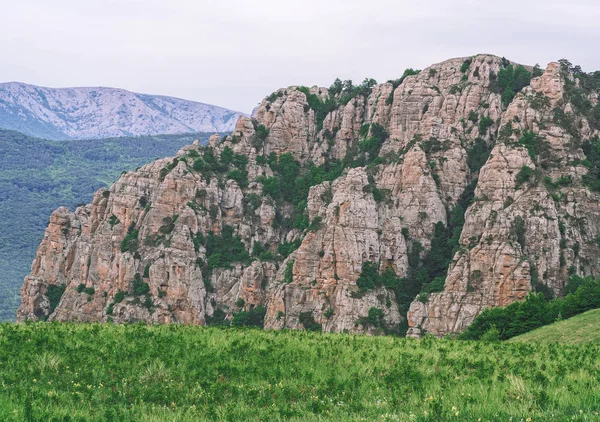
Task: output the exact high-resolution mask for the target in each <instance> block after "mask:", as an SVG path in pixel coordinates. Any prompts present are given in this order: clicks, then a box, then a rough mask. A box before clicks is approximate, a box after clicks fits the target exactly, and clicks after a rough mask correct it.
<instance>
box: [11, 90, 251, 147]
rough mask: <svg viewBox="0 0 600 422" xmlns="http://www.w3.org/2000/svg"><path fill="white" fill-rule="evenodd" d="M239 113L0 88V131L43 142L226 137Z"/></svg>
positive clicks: (108, 95)
mask: <svg viewBox="0 0 600 422" xmlns="http://www.w3.org/2000/svg"><path fill="white" fill-rule="evenodd" d="M240 116H241V113H238V112H235V111H231V110H227V109H225V108H221V107H216V106H213V105H209V104H203V103H198V102H194V101H186V100H182V99H179V98H172V97H164V96H159V95H146V94H136V93H134V92H129V91H125V90H124V89H115V88H104V87H91V88H46V87H41V86H35V85H28V84H23V83H19V82H9V83H1V84H0V127H2V128H4V129H12V130H17V131H19V132H21V133H24V134H26V135H29V136H35V137H38V138H43V139H58V140H64V139H92V138H111V137H119V136H139V135H164V134H174V133H189V132H229V131H231V130H232V129H233V127H234V126H235V122H236V121H237V119H238V117H240Z"/></svg>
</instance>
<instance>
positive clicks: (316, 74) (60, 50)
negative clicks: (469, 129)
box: [0, 0, 600, 113]
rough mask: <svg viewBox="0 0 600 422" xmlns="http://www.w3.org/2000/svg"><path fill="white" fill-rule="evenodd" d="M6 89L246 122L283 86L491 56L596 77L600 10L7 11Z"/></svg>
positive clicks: (375, 2)
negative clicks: (86, 89) (147, 102)
mask: <svg viewBox="0 0 600 422" xmlns="http://www.w3.org/2000/svg"><path fill="white" fill-rule="evenodd" d="M0 10H2V13H1V14H0V57H2V61H1V62H0V82H9V81H20V82H26V83H30V84H35V85H42V86H50V87H72V86H109V87H117V88H124V89H127V90H130V91H135V92H142V93H147V94H160V95H169V96H175V97H179V98H185V99H189V100H194V101H200V102H204V103H208V104H215V105H219V106H223V107H227V108H230V109H233V110H236V111H243V112H246V113H249V112H251V111H252V109H253V108H254V107H255V106H256V105H257V104H258V103H259V102H260V100H261V99H262V98H263V97H265V96H267V95H268V94H269V93H271V92H273V91H274V90H276V89H277V88H280V87H287V86H290V85H307V86H312V85H319V86H329V85H331V83H332V82H333V80H334V79H335V78H336V77H339V78H340V79H352V80H353V81H354V82H355V83H359V82H361V81H362V80H363V79H364V78H365V77H369V78H374V79H376V80H378V81H380V82H384V81H386V80H389V79H396V78H398V77H400V76H401V75H402V73H403V71H404V69H405V68H408V67H411V68H419V69H422V68H425V67H427V66H428V65H430V64H432V63H437V62H441V61H444V60H446V59H449V58H453V57H466V56H470V55H473V54H477V53H491V54H496V55H498V56H505V57H506V58H508V59H510V60H512V61H515V62H518V63H523V64H529V65H534V64H536V63H539V64H540V65H541V66H542V67H544V66H545V65H546V64H547V63H548V62H550V61H556V60H558V59H561V58H567V59H569V60H570V61H571V62H572V63H573V64H579V65H581V66H582V68H583V70H584V71H593V70H600V54H598V50H599V49H600V47H599V46H600V25H598V18H599V17H600V2H598V1H597V0H593V1H592V0H571V1H556V0H545V1H528V0H518V1H515V0H504V1H502V2H497V1H489V0H488V1H483V0H482V1H475V0H470V1H469V0H457V1H455V0H429V1H426V2H425V1H419V0H412V1H403V0H401V1H393V0H367V1H365V0H362V1H356V0H302V1H297V0H253V1H247V0H246V1H244V0H168V1H167V0H84V1H82V0H52V1H48V0H18V1H16V0H0Z"/></svg>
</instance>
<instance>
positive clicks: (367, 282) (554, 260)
mask: <svg viewBox="0 0 600 422" xmlns="http://www.w3.org/2000/svg"><path fill="white" fill-rule="evenodd" d="M599 92H600V74H583V73H582V72H581V71H580V69H578V68H577V67H573V66H572V65H570V64H568V63H566V62H562V63H561V64H559V63H551V64H550V65H548V67H547V68H546V69H545V70H544V71H542V70H541V69H536V68H531V67H526V66H520V65H517V64H515V63H512V62H510V61H508V60H506V59H504V58H500V57H496V56H491V55H477V56H473V57H467V58H456V59H451V60H447V61H445V62H442V63H438V64H434V65H432V66H430V67H428V68H426V69H424V70H423V71H420V72H419V71H414V70H408V71H407V72H405V74H404V75H403V77H401V78H400V79H398V80H395V81H389V82H386V83H383V84H376V83H375V81H373V80H368V79H367V80H365V81H364V82H363V83H362V84H361V85H359V86H354V85H353V84H352V83H351V82H350V81H345V82H342V81H336V82H335V83H334V84H333V85H332V86H331V87H330V88H329V89H327V88H319V87H312V88H307V87H297V86H291V87H288V88H285V89H280V90H278V91H276V92H274V93H273V94H271V95H269V96H268V97H267V98H265V99H264V100H263V101H262V102H261V104H260V106H259V107H258V108H257V109H256V110H255V112H254V116H253V117H254V119H253V120H251V119H248V118H245V117H242V118H241V119H240V120H239V121H238V123H237V125H236V130H235V131H234V132H233V133H232V135H231V136H228V137H225V138H224V139H221V138H219V137H213V138H211V140H210V141H209V144H210V146H209V147H208V148H199V147H197V146H189V147H186V148H183V149H182V150H181V151H179V152H178V154H177V156H176V157H172V158H167V159H163V160H158V161H155V162H154V163H151V164H149V165H147V166H144V167H142V168H141V169H140V170H139V171H137V172H131V173H128V174H126V175H123V176H122V177H121V178H120V179H119V180H118V181H117V183H115V184H114V185H113V186H111V188H110V189H109V190H107V191H99V192H97V193H96V195H95V197H94V200H93V202H92V204H91V205H88V206H85V207H80V208H78V209H77V210H76V211H75V212H74V213H72V212H68V210H66V209H58V210H57V211H56V212H55V213H54V214H53V215H52V217H51V219H50V224H49V226H48V228H47V230H46V234H45V237H44V239H43V241H42V243H41V244H40V247H39V249H38V255H37V257H36V260H35V261H34V265H33V267H32V272H31V274H30V275H29V276H28V277H27V278H26V280H25V283H24V286H23V289H22V295H23V302H22V305H21V307H20V309H19V313H18V319H19V320H25V319H40V318H41V319H46V318H50V319H56V320H61V321H64V320H79V321H82V320H83V321H108V320H114V321H117V322H123V321H135V320H144V321H152V322H163V323H166V322H184V323H193V324H226V323H227V321H229V320H232V321H233V323H236V324H237V323H242V322H243V323H247V324H253V325H259V321H260V325H264V326H265V327H266V328H270V329H280V328H307V329H314V330H325V331H336V332H342V331H350V332H367V333H391V332H399V333H404V332H405V331H406V329H407V325H408V327H410V328H409V334H410V335H413V336H418V335H420V334H422V333H423V331H427V332H430V333H433V334H435V335H444V334H447V333H451V332H456V331H461V330H463V329H464V328H465V327H467V326H468V325H469V324H470V323H471V322H472V321H473V319H474V318H475V316H476V315H477V314H479V313H480V312H481V311H482V310H484V309H486V308H489V307H493V306H505V305H507V304H509V303H511V302H513V301H516V300H521V299H523V298H524V297H525V296H526V294H527V293H528V292H529V291H530V290H536V291H541V290H546V291H549V292H552V293H553V294H555V295H558V294H561V292H562V289H563V287H564V285H565V283H566V281H567V279H568V277H569V274H570V273H578V274H580V275H594V274H595V273H596V272H598V270H599V269H600V250H599V248H600V242H597V241H596V239H597V238H600V222H599V221H600V219H598V217H599V214H600V207H598V203H600V196H599V195H598V193H597V192H598V191H600V181H599V180H600V155H598V153H597V151H598V150H599V149H598V147H599V146H600V139H599V138H598V137H597V135H598V130H599V129H600V118H596V117H597V116H600V106H599V105H598V93H599ZM86 289H87V290H86ZM48 292H50V296H49V295H48ZM86 292H88V293H86ZM59 293H60V294H59ZM50 298H53V300H52V301H51V300H50ZM263 316H264V319H263Z"/></svg>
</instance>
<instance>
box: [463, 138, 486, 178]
mask: <svg viewBox="0 0 600 422" xmlns="http://www.w3.org/2000/svg"><path fill="white" fill-rule="evenodd" d="M489 156H490V147H489V146H488V145H487V144H486V143H485V141H484V140H483V139H481V138H477V139H476V140H475V142H474V143H473V146H472V147H471V148H469V149H468V150H467V164H468V165H469V170H471V174H473V173H476V172H478V171H479V170H480V169H481V167H483V165H484V164H485V162H486V161H487V159H488V157H489Z"/></svg>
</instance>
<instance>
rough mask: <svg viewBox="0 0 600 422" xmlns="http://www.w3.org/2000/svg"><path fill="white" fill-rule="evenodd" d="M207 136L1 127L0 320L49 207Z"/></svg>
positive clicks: (82, 196)
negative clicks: (39, 133) (64, 135)
mask: <svg viewBox="0 0 600 422" xmlns="http://www.w3.org/2000/svg"><path fill="white" fill-rule="evenodd" d="M207 138H208V135H207V134H186V135H164V136H156V137H148V136H146V137H136V138H118V139H102V140H81V141H47V140H43V139H36V138H30V137H28V136H25V135H23V134H21V133H18V132H13V131H7V130H0V321H5V320H14V317H15V312H16V310H17V308H18V306H19V288H20V286H21V284H22V279H23V277H25V275H26V274H27V272H28V271H30V269H31V261H32V260H33V258H34V257H35V250H36V247H37V245H38V244H39V241H40V239H41V238H42V236H43V234H44V228H45V227H46V225H47V224H48V217H49V216H50V214H51V213H52V211H53V210H55V209H56V208H57V207H58V206H60V205H64V206H67V207H69V208H74V207H75V206H76V205H78V204H82V203H85V202H88V201H89V200H90V198H91V197H92V195H93V193H94V191H96V190H97V189H98V188H100V187H103V186H108V185H110V184H111V183H113V182H114V181H115V180H116V179H117V178H118V177H119V175H120V174H121V172H122V171H124V170H133V169H135V168H136V167H138V166H140V165H143V164H145V163H147V162H149V161H151V160H152V159H154V158H156V157H157V156H163V155H169V154H173V153H175V152H176V151H177V150H178V149H179V148H181V147H182V146H183V145H186V144H189V143H192V142H193V141H194V140H195V139H200V140H201V141H202V142H206V140H207Z"/></svg>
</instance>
